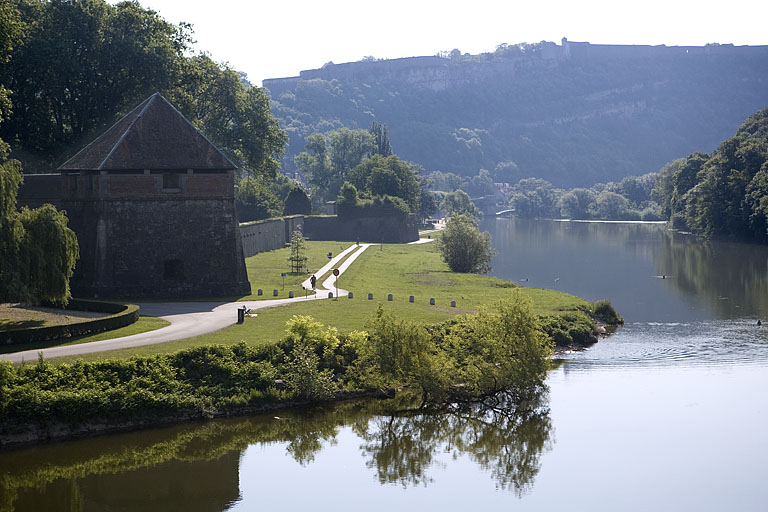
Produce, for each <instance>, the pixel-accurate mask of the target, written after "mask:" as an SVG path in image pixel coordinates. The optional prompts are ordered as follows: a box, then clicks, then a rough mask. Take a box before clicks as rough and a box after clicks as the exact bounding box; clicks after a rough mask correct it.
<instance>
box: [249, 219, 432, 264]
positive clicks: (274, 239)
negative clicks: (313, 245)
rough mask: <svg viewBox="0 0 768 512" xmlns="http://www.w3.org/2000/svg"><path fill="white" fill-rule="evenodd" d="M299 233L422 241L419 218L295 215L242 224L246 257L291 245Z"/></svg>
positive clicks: (334, 237)
mask: <svg viewBox="0 0 768 512" xmlns="http://www.w3.org/2000/svg"><path fill="white" fill-rule="evenodd" d="M295 230H299V231H301V232H302V233H303V234H304V236H305V237H306V238H308V239H309V240H333V241H336V240H338V241H342V242H357V241H359V242H373V243H394V244H400V243H407V242H413V241H414V240H418V239H419V229H418V225H417V220H416V216H415V215H408V216H402V217H398V216H391V217H366V218H359V219H340V218H339V217H337V216H335V215H327V216H311V217H304V216H303V215H293V216H290V217H281V218H277V219H267V220H261V221H256V222H248V223H245V224H241V225H240V236H241V238H242V240H243V255H244V256H245V257H246V258H247V257H249V256H253V255H254V254H258V253H260V252H266V251H273V250H275V249H281V248H283V247H285V246H286V245H287V244H288V243H290V241H291V234H292V233H293V232H294V231H295Z"/></svg>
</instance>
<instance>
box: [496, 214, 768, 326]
mask: <svg viewBox="0 0 768 512" xmlns="http://www.w3.org/2000/svg"><path fill="white" fill-rule="evenodd" d="M482 228H483V229H485V230H488V231H490V232H491V235H492V237H493V244H494V247H495V248H496V250H497V251H498V253H499V254H498V256H497V257H496V258H495V259H494V261H493V263H492V264H493V268H494V272H493V274H494V275H495V276H497V277H501V278H503V279H509V280H513V281H519V282H520V283H521V284H523V285H525V286H534V287H540V288H552V289H556V290H560V291H565V292H568V293H572V294H574V295H578V296H580V297H584V298H586V299H589V300H597V299H602V298H607V299H610V300H611V302H612V303H613V304H614V306H615V307H616V309H617V310H618V311H619V312H620V313H621V314H622V315H623V316H624V318H625V320H627V322H667V323H669V322H691V321H704V320H709V319H712V318H717V319H737V318H753V319H754V320H755V321H756V320H757V318H761V317H762V318H766V317H768V247H766V246H762V245H755V244H744V243H733V242H704V241H702V240H700V239H697V238H695V237H692V236H690V235H685V234H681V233H674V232H671V231H668V230H667V229H666V227H665V226H664V225H659V224H601V223H576V222H552V221H530V220H521V219H486V220H484V221H483V225H482ZM659 276H666V277H667V278H666V279H660V278H659Z"/></svg>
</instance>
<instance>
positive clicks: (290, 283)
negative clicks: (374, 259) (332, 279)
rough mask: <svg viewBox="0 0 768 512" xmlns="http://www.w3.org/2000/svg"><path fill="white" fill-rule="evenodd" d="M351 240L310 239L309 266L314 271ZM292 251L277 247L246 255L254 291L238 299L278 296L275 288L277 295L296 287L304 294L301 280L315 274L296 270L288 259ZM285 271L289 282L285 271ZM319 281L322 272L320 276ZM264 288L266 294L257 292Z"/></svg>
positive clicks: (345, 246) (294, 291) (249, 277)
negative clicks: (320, 240) (329, 255)
mask: <svg viewBox="0 0 768 512" xmlns="http://www.w3.org/2000/svg"><path fill="white" fill-rule="evenodd" d="M350 245H351V244H350V243H349V242H307V244H306V246H307V252H306V256H307V258H308V260H307V267H309V269H310V270H311V271H312V272H314V271H316V270H319V269H320V267H322V266H323V265H325V264H326V263H328V253H329V252H330V253H332V254H333V256H336V255H337V254H339V253H340V252H341V251H343V250H344V249H346V248H347V247H349V246H350ZM290 255H291V253H290V250H289V249H288V248H287V247H286V248H284V249H277V250H274V251H269V252H262V253H259V254H256V255H255V256H251V257H250V258H246V259H245V268H246V270H247V271H248V281H250V283H251V295H248V296H245V297H240V298H238V299H237V300H238V301H240V300H266V299H274V298H275V297H274V296H273V295H272V294H273V290H277V291H278V296H277V298H286V297H288V292H290V291H293V293H294V294H295V296H296V297H299V296H303V295H304V290H303V289H302V288H301V283H302V282H303V281H304V280H306V279H307V278H308V277H309V276H310V275H311V274H307V273H306V272H298V273H292V272H290V270H291V267H290V263H289V262H288V257H289V256H290ZM283 272H285V274H286V276H285V286H283V278H282V277H281V274H282V273H283ZM317 280H318V282H320V281H321V276H317ZM258 289H262V290H264V294H263V295H262V296H259V295H257V290H258Z"/></svg>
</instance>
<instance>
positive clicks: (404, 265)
mask: <svg viewBox="0 0 768 512" xmlns="http://www.w3.org/2000/svg"><path fill="white" fill-rule="evenodd" d="M321 244H322V245H321ZM340 245H341V247H342V248H343V247H347V246H348V244H346V245H343V244H339V243H338V242H337V243H333V242H308V248H309V249H310V250H311V251H314V252H315V253H320V254H321V255H324V254H323V253H324V252H328V250H330V249H328V247H335V248H339V246H340ZM315 246H317V247H315ZM317 249H320V250H317ZM308 252H309V251H308ZM337 252H338V251H337ZM276 253H283V254H285V256H284V258H287V250H286V251H285V252H284V250H282V249H281V250H279V251H272V253H264V254H259V255H256V256H254V257H253V258H248V260H249V265H251V266H254V264H255V263H256V262H257V261H259V260H257V258H259V257H262V260H268V261H273V262H277V261H280V260H281V259H283V260H284V258H281V256H280V255H279V254H276ZM326 260H327V257H326ZM318 267H319V265H318ZM254 268H256V267H254ZM278 276H279V274H278ZM287 281H288V278H287V277H286V289H287V288H288V285H287ZM252 282H253V280H252ZM339 286H340V287H343V288H345V289H347V290H350V291H352V292H354V298H353V299H349V298H347V297H341V298H338V299H326V300H322V301H307V302H305V303H302V302H299V303H295V304H291V305H287V306H280V307H276V308H271V309H266V310H260V311H258V315H257V316H255V317H251V318H247V319H246V321H245V323H243V324H240V325H233V326H231V327H227V328H225V329H222V330H220V331H217V332H214V333H211V334H206V335H204V336H199V337H195V338H188V339H185V340H177V341H171V342H167V343H161V344H158V345H149V346H146V347H137V348H132V349H126V350H119V351H113V352H108V353H101V354H92V355H90V356H86V357H84V358H85V359H99V358H104V357H109V358H112V357H130V356H133V355H151V354H157V353H167V352H174V351H177V350H180V349H183V348H190V347H195V346H200V345H207V344H225V345H229V344H234V343H239V342H240V341H245V342H246V343H248V344H261V343H267V342H270V341H275V340H277V339H279V338H281V337H282V336H283V333H284V331H285V323H286V321H287V320H289V319H290V318H291V317H292V316H293V315H310V316H312V317H314V318H315V319H316V320H318V321H320V322H322V323H323V324H325V325H332V326H334V327H336V328H338V329H339V330H340V331H351V330H355V329H358V330H360V329H364V328H365V323H366V320H367V319H368V318H370V317H371V316H373V315H374V314H375V312H376V309H377V307H378V305H379V304H381V305H382V307H383V308H384V309H385V311H388V312H391V313H392V314H393V315H395V316H396V317H397V318H401V319H408V320H412V321H418V322H424V323H437V322H440V321H443V320H447V319H449V318H451V317H453V316H455V315H458V314H465V313H470V312H474V311H476V310H477V309H478V308H479V307H480V306H481V305H482V304H488V303H491V302H494V301H496V300H499V299H502V298H505V297H508V296H509V295H510V294H511V293H512V292H513V289H514V288H517V285H515V284H514V283H512V282H510V281H504V280H501V279H497V278H494V277H488V276H480V275H476V274H456V273H453V272H450V271H449V270H448V267H447V266H446V265H445V264H444V263H443V262H442V260H441V259H440V255H439V254H438V253H437V251H436V249H435V247H434V245H433V244H421V245H388V244H385V245H383V246H376V245H374V246H371V247H369V248H368V249H367V250H366V251H365V252H364V253H363V254H362V255H361V256H360V257H359V258H358V259H357V260H356V261H355V262H354V263H353V264H352V266H351V267H350V268H349V269H348V270H347V271H346V272H345V273H344V274H343V275H342V276H341V277H340V280H339ZM519 289H520V291H521V292H522V293H523V294H524V295H525V296H527V297H529V298H530V299H531V300H532V302H533V306H534V311H535V312H536V313H538V314H552V313H558V312H564V311H572V310H575V309H577V308H578V307H579V306H583V305H586V304H587V302H586V301H585V300H583V299H580V298H578V297H575V296H573V295H568V294H565V293H561V292H556V291H553V290H544V289H538V288H519ZM299 290H300V288H299ZM368 293H373V295H374V300H368V298H367V297H368ZM389 293H392V294H393V296H394V300H393V301H392V302H389V301H387V294H389ZM410 295H414V302H413V303H411V302H409V300H408V299H409V296H410ZM431 297H434V298H435V300H436V305H435V306H431V305H430V304H429V299H430V298H431ZM452 300H455V301H456V307H455V308H454V307H450V302H451V301H452ZM79 358H83V356H79ZM63 361H66V359H65V358H61V359H55V360H52V362H57V363H58V362H63Z"/></svg>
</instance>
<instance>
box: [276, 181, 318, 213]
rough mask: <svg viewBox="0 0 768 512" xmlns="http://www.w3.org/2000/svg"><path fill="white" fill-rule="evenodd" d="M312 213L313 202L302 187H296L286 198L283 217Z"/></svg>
mask: <svg viewBox="0 0 768 512" xmlns="http://www.w3.org/2000/svg"><path fill="white" fill-rule="evenodd" d="M310 213H312V201H310V200H309V197H308V196H307V193H306V192H305V191H304V189H303V188H302V187H301V186H300V185H294V186H293V187H292V188H291V191H290V192H288V196H287V197H286V198H285V207H284V208H283V215H297V214H302V215H309V214H310Z"/></svg>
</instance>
